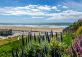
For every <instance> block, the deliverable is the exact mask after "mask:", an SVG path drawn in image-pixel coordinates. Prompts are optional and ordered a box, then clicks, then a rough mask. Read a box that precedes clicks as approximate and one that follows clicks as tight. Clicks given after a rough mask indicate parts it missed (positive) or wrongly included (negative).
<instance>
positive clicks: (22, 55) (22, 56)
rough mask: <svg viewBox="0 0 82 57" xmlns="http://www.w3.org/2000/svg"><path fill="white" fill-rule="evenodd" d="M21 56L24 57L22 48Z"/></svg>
mask: <svg viewBox="0 0 82 57" xmlns="http://www.w3.org/2000/svg"><path fill="white" fill-rule="evenodd" d="M21 57H24V50H23V49H22V54H21Z"/></svg>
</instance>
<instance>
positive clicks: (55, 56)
mask: <svg viewBox="0 0 82 57" xmlns="http://www.w3.org/2000/svg"><path fill="white" fill-rule="evenodd" d="M54 57H57V54H56V48H54Z"/></svg>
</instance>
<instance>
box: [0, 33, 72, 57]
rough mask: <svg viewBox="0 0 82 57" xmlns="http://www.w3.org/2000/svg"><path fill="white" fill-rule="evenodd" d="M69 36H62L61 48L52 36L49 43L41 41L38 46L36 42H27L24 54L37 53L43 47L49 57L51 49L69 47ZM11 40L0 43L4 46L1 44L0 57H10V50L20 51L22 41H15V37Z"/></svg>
mask: <svg viewBox="0 0 82 57" xmlns="http://www.w3.org/2000/svg"><path fill="white" fill-rule="evenodd" d="M71 36H72V35H71V34H64V35H63V42H62V45H63V46H61V45H60V42H59V40H58V41H56V40H55V35H54V38H51V42H50V43H48V42H47V41H44V42H42V41H41V44H39V43H38V40H37V41H36V42H35V41H34V40H33V39H32V41H31V42H29V43H28V44H27V45H26V46H25V53H30V52H31V50H32V51H33V52H35V50H34V49H37V50H38V51H39V50H42V49H43V48H44V47H45V46H47V48H48V49H47V50H48V54H47V55H48V56H49V57H50V53H51V52H50V51H51V48H52V47H56V48H57V49H60V48H61V47H64V48H65V49H67V48H68V47H69V46H70V43H71V41H72V37H71ZM19 37H20V36H19ZM58 37H60V36H58ZM20 38H21V37H20ZM32 38H33V37H32ZM13 39H14V38H12V39H6V40H3V41H2V43H4V42H5V44H1V45H0V57H12V56H11V49H12V48H14V49H16V48H18V49H21V48H22V43H21V41H22V40H21V39H20V40H17V37H16V38H15V40H13ZM25 39H26V36H25ZM6 41H7V42H6ZM59 51H60V50H59ZM19 52H20V51H19ZM60 52H61V51H60ZM62 52H63V53H64V51H62ZM33 54H34V53H32V55H33ZM34 55H35V54H34ZM47 55H45V56H46V57H47ZM64 56H67V55H65V54H64V55H63V57H64Z"/></svg>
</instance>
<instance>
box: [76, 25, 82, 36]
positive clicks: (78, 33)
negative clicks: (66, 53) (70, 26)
mask: <svg viewBox="0 0 82 57" xmlns="http://www.w3.org/2000/svg"><path fill="white" fill-rule="evenodd" d="M81 34H82V26H81V27H79V28H78V29H77V31H76V35H81Z"/></svg>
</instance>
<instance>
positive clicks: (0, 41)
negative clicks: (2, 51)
mask: <svg viewBox="0 0 82 57" xmlns="http://www.w3.org/2000/svg"><path fill="white" fill-rule="evenodd" d="M18 37H19V36H16V37H13V38H8V39H0V45H4V44H7V43H9V42H12V41H16V40H17V38H18Z"/></svg>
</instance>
